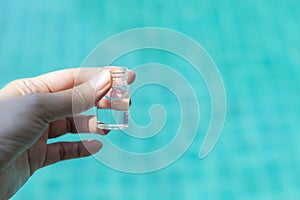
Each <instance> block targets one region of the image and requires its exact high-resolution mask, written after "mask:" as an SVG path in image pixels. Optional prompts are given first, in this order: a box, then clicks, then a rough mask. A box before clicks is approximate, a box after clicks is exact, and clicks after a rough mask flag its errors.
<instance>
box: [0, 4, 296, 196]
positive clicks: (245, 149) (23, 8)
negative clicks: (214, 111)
mask: <svg viewBox="0 0 300 200" xmlns="http://www.w3.org/2000/svg"><path fill="white" fill-rule="evenodd" d="M299 19H300V1H298V0H265V1H260V0H252V1H241V0H240V1H238V0H225V1H222V0H215V1H210V0H205V1H202V0H190V1H183V0H182V1H180V0H173V1H170V0H165V1H159V0H145V1H137V0H131V1H130V0H123V1H115V0H111V1H96V0H91V1H83V0H82V1H80V0H62V1H49V0H44V1H33V0H28V1H21V0H10V1H4V0H1V1H0V71H1V72H0V77H1V78H0V85H1V86H4V85H5V84H6V83H8V82H9V81H11V80H14V79H17V78H22V77H32V76H36V75H39V74H42V73H46V72H49V71H54V70H59V69H63V68H70V67H79V66H80V65H81V63H82V61H83V60H84V58H85V57H86V56H87V55H88V53H89V52H90V51H91V50H92V49H93V48H94V47H95V46H96V45H97V44H98V43H99V42H101V41H103V40H105V39H106V38H107V37H109V36H111V35H113V34H116V33H119V32H120V31H124V30H128V29H132V28H138V27H145V26H158V27H164V28H171V29H174V30H177V31H180V32H182V33H184V34H187V35H188V36H190V37H192V38H194V39H195V40H196V41H198V42H199V43H200V44H201V45H202V46H203V47H204V48H205V49H206V50H207V51H208V52H209V54H210V55H211V56H212V58H213V59H214V61H215V62H216V64H217V66H218V67H219V70H220V73H221V74H222V77H223V80H224V84H225V88H226V91H227V106H228V108H227V119H226V123H225V127H224V130H223V133H222V136H221V138H220V140H219V142H218V143H217V145H216V147H215V148H214V150H213V151H212V153H211V154H210V155H209V156H208V157H207V158H205V159H204V160H199V159H198V157H197V156H198V150H199V145H200V144H201V142H202V141H203V137H204V133H205V128H207V124H208V122H209V117H210V111H209V106H210V102H209V95H208V94H207V91H206V92H204V90H200V89H201V88H205V86H204V84H203V81H201V80H200V81H199V80H198V78H197V77H193V73H192V70H191V71H190V73H189V72H186V71H185V72H182V71H183V69H182V68H180V66H179V65H178V64H176V62H175V61H174V59H176V58H174V59H173V58H172V57H168V56H167V55H164V53H159V52H151V51H149V52H145V53H144V54H139V53H137V54H136V55H134V56H132V57H130V56H129V57H128V58H127V59H126V60H123V61H124V62H126V64H127V65H129V66H135V65H138V64H143V63H147V62H150V61H152V62H160V61H163V62H164V63H165V64H170V65H172V66H173V67H174V69H177V70H179V71H181V72H182V73H186V74H185V75H186V76H189V75H190V76H191V77H188V79H189V81H190V82H191V84H193V85H195V88H196V89H197V91H199V93H198V94H197V96H198V99H199V103H200V106H201V120H202V121H201V124H200V128H199V134H198V135H197V137H196V139H195V141H194V143H193V144H192V146H191V147H190V148H189V149H188V151H187V152H186V153H185V154H184V156H182V157H181V158H180V159H179V160H178V161H176V162H175V163H173V164H172V165H171V166H169V167H167V168H165V169H163V170H160V171H157V172H152V173H148V174H140V175H133V174H126V173H121V172H118V171H115V170H112V169H110V168H108V167H106V166H104V165H103V164H100V163H99V162H98V161H97V160H95V159H94V158H92V157H90V158H84V159H78V160H72V161H67V162H61V163H58V164H56V165H53V166H50V167H47V168H44V169H41V170H39V171H38V172H37V173H36V174H35V175H34V176H33V177H32V178H31V179H30V180H29V181H28V182H27V183H26V185H25V186H24V187H23V188H22V189H21V190H20V191H19V192H18V193H17V194H16V195H15V196H14V198H12V199H14V200H17V199H299V198H300V194H299V193H300V192H299V188H300V157H299V156H300V134H299V133H300V132H299V130H300V126H299V119H300V94H299V91H300V81H299V77H300V67H299V65H300V38H299V35H300V23H299ZM179 63H180V62H179ZM188 70H189V69H188ZM183 89H184V88H183ZM198 89H199V90H198ZM151 90H152V91H154V92H152V93H154V94H160V95H158V96H160V97H156V98H155V97H153V96H149V97H148V98H145V96H144V97H141V96H142V95H141V94H140V95H139V94H138V93H137V94H136V97H133V106H132V108H131V110H132V112H133V115H134V113H141V112H147V109H148V108H147V109H144V110H140V109H142V107H143V106H144V105H145V106H149V105H151V104H153V103H157V102H158V103H161V104H164V103H165V104H166V105H168V106H169V107H170V108H169V107H168V106H167V107H166V108H169V111H168V114H169V116H170V117H171V118H170V122H169V124H168V127H170V128H169V129H168V130H169V131H170V135H168V134H166V132H167V131H168V130H164V135H163V137H162V140H161V141H163V142H164V143H166V142H167V141H169V140H170V138H172V137H174V130H176V129H174V130H173V129H172V127H173V126H174V125H176V122H177V121H176V120H178V119H177V118H176V115H172V112H177V111H176V105H173V104H169V102H173V99H174V97H172V95H170V94H168V93H164V92H163V91H161V90H162V89H161V88H152V89H150V91H151ZM156 92H158V93H156ZM140 93H142V91H140ZM139 100H143V102H142V103H141V102H140V101H139ZM172 105H173V107H172ZM16 109H18V105H16ZM174 116H175V117H174ZM172 117H173V118H174V119H173V118H172ZM172 120H174V121H172ZM140 123H141V124H143V123H145V124H147V119H146V118H145V119H144V121H143V120H141V121H140ZM187 134H188V133H187ZM109 137H112V139H114V138H118V137H123V136H122V134H119V136H118V134H116V133H115V134H113V135H112V136H109ZM122 141H123V142H122V147H124V148H125V147H126V146H127V145H126V138H125V139H124V140H122ZM143 144H144V145H145V147H144V146H143V145H142V146H139V148H140V149H134V150H137V151H138V150H140V151H142V150H145V149H146V150H147V149H151V147H152V148H153V149H156V147H159V146H161V145H162V144H161V143H160V141H158V140H155V141H154V142H153V143H151V144H149V143H147V141H146V142H145V141H144V142H143ZM131 145H132V143H131ZM151 145H153V146H151ZM131 147H132V146H131ZM104 148H105V147H104ZM129 149H130V148H129ZM153 149H151V150H153Z"/></svg>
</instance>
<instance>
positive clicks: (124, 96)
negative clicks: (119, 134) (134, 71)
mask: <svg viewBox="0 0 300 200" xmlns="http://www.w3.org/2000/svg"><path fill="white" fill-rule="evenodd" d="M110 72H111V76H112V87H111V89H110V90H109V92H108V93H107V94H106V96H105V97H104V101H108V102H105V104H106V105H108V106H110V108H101V109H100V108H99V107H98V106H97V127H98V128H100V129H105V130H123V129H126V128H128V121H129V101H130V99H129V97H130V93H129V85H128V83H127V68H126V67H112V69H111V70H110Z"/></svg>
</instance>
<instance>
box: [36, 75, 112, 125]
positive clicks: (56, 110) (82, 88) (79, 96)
mask: <svg viewBox="0 0 300 200" xmlns="http://www.w3.org/2000/svg"><path fill="white" fill-rule="evenodd" d="M111 84H112V81H111V75H110V72H109V71H108V70H104V71H102V72H101V74H99V75H98V76H96V77H95V78H93V79H92V80H90V81H88V82H86V83H84V84H81V85H79V86H76V87H74V88H73V89H69V90H66V91H62V92H57V93H50V94H43V95H38V99H39V101H40V104H41V107H37V110H36V111H37V114H39V115H41V116H40V117H41V118H42V119H45V120H46V121H48V122H52V121H55V120H56V119H61V118H64V117H66V116H70V115H74V114H79V113H81V112H83V111H85V110H87V109H89V108H91V107H92V106H93V105H95V103H96V102H98V101H99V100H100V99H101V98H103V96H104V95H105V94H106V93H107V92H108V91H109V89H110V88H111Z"/></svg>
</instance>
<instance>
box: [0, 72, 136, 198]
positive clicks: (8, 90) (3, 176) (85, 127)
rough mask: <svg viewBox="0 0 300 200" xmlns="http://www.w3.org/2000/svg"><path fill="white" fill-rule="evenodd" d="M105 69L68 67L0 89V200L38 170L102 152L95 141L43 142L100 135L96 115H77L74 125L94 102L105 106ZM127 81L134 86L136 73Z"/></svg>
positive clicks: (107, 82) (108, 82)
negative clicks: (67, 135) (73, 135)
mask: <svg viewBox="0 0 300 200" xmlns="http://www.w3.org/2000/svg"><path fill="white" fill-rule="evenodd" d="M107 69H109V68H84V69H83V68H81V69H67V70H62V71H57V72H52V73H49V74H45V75H42V76H38V77H35V78H30V79H22V80H16V81H13V82H11V83H10V84H8V85H7V86H5V87H4V88H3V89H2V90H0V110H1V115H0V199H8V198H9V197H11V196H12V195H13V194H14V193H15V192H16V191H17V190H18V189H19V188H20V187H21V186H22V185H23V184H24V183H25V182H26V181H27V180H28V178H29V177H30V176H31V175H32V174H33V173H34V172H35V171H36V170H37V169H39V168H41V167H44V166H47V165H50V164H53V163H56V162H58V161H62V160H67V159H71V158H79V157H85V156H89V155H91V154H94V153H96V152H98V151H99V150H100V149H101V147H102V144H101V143H100V142H99V141H97V140H91V141H82V142H57V143H52V144H47V140H48V139H49V138H55V137H59V136H61V135H64V134H65V133H68V132H71V133H78V132H92V133H101V130H99V129H97V128H96V119H95V117H92V116H76V125H78V124H79V127H76V126H75V123H74V117H73V115H74V114H79V113H81V112H82V111H84V110H87V109H88V108H91V107H92V106H93V105H95V103H96V102H98V101H100V105H101V102H103V103H104V104H103V105H105V102H104V101H103V100H102V101H101V99H102V97H103V96H104V95H105V94H106V93H107V92H108V91H109V89H110V87H111V84H112V81H111V76H110V72H109V70H107ZM79 72H80V76H78V74H79ZM96 74H98V75H97V76H95V75H96ZM128 77H129V78H128V82H129V83H132V82H133V81H134V78H135V74H134V72H132V71H129V72H128ZM75 82H76V86H75V87H74V85H75ZM72 105H73V106H72Z"/></svg>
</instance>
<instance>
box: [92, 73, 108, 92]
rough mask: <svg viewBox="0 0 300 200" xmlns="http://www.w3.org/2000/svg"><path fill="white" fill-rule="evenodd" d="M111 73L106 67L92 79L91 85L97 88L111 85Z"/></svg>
mask: <svg viewBox="0 0 300 200" xmlns="http://www.w3.org/2000/svg"><path fill="white" fill-rule="evenodd" d="M110 81H111V75H110V72H109V70H107V69H104V70H103V71H102V72H101V73H100V74H99V75H97V76H96V77H94V78H93V79H92V80H90V85H91V86H92V87H93V88H94V89H95V90H97V89H100V88H105V87H106V86H108V85H110Z"/></svg>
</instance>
